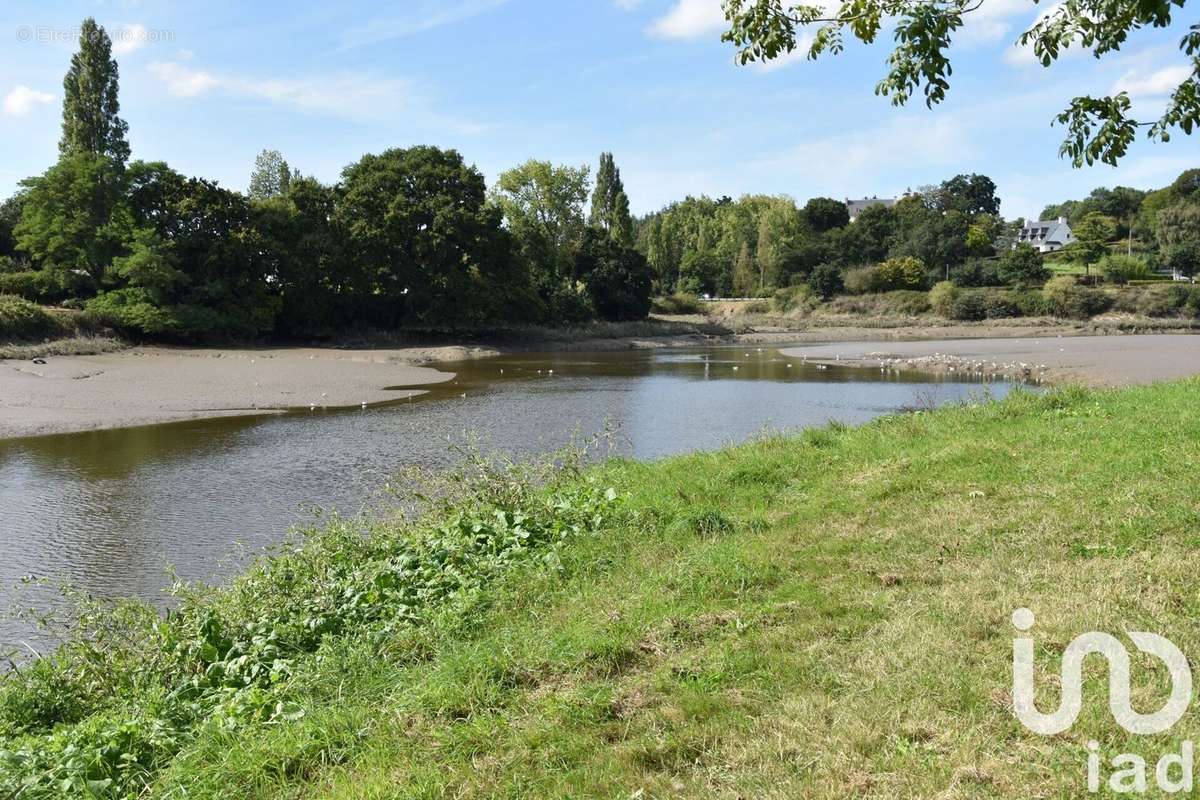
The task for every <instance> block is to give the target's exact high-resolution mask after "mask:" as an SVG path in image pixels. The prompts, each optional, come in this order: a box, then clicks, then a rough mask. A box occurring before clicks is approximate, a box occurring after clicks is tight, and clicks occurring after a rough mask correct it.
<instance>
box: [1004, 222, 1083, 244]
mask: <svg viewBox="0 0 1200 800" xmlns="http://www.w3.org/2000/svg"><path fill="white" fill-rule="evenodd" d="M1073 241H1075V237H1074V236H1073V235H1071V226H1070V225H1068V224H1067V218H1066V217H1059V218H1058V219H1043V220H1038V221H1037V222H1031V223H1029V224H1028V225H1026V226H1025V227H1024V228H1021V232H1020V233H1019V234H1017V241H1016V242H1015V243H1014V244H1013V247H1016V246H1017V245H1018V244H1027V245H1030V246H1032V247H1035V248H1037V251H1038V252H1039V253H1053V252H1054V251H1055V250H1062V249H1063V248H1064V247H1066V246H1067V245H1069V244H1070V243H1071V242H1073Z"/></svg>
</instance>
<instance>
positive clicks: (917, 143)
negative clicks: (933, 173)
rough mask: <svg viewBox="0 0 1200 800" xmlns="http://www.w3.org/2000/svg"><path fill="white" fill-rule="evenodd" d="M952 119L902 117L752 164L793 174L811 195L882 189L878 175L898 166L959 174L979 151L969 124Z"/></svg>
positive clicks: (820, 139)
mask: <svg viewBox="0 0 1200 800" xmlns="http://www.w3.org/2000/svg"><path fill="white" fill-rule="evenodd" d="M964 119H966V118H960V117H959V116H956V115H949V114H944V115H938V116H933V115H930V114H920V113H918V114H904V115H901V116H896V117H893V118H891V119H889V120H888V121H886V122H884V123H882V124H880V125H877V126H875V127H873V128H861V127H860V128H857V129H851V130H847V131H846V132H845V133H844V134H835V135H832V136H824V137H821V138H819V139H812V140H809V141H805V142H800V143H799V144H796V145H793V146H791V147H789V148H788V149H787V150H786V151H785V152H784V153H782V154H780V155H778V156H776V157H774V158H770V159H766V160H762V161H759V162H757V166H758V167H760V168H762V169H764V170H765V171H768V172H770V173H773V174H778V173H779V172H784V173H795V174H796V175H798V176H801V177H802V179H803V181H804V182H805V183H806V184H807V185H808V186H809V188H810V189H811V190H813V191H814V192H815V193H817V194H820V193H822V192H830V191H833V192H841V193H842V194H855V193H862V192H866V193H874V192H878V191H883V189H880V187H879V186H878V182H879V180H880V177H879V176H880V175H881V174H888V173H894V172H896V171H897V168H898V167H903V169H904V170H906V171H908V172H910V173H911V172H913V171H915V170H920V169H922V168H930V169H933V168H940V169H954V170H958V171H962V170H963V165H964V164H968V163H971V162H972V161H974V160H975V159H976V158H977V156H978V153H979V146H978V145H977V144H976V138H975V137H974V136H973V135H972V133H971V131H970V127H969V123H967V122H965V121H964Z"/></svg>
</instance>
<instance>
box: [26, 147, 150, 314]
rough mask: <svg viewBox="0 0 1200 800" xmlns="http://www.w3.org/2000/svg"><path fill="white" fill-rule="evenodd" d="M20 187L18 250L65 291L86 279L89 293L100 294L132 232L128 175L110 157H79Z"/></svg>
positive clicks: (61, 161) (63, 160)
mask: <svg viewBox="0 0 1200 800" xmlns="http://www.w3.org/2000/svg"><path fill="white" fill-rule="evenodd" d="M21 185H22V186H23V187H24V188H25V190H26V191H25V195H24V208H23V209H22V213H21V221H20V222H19V223H17V225H16V228H15V230H14V233H15V235H16V240H17V247H18V248H19V249H21V250H23V251H24V252H26V253H28V254H29V255H30V257H32V258H33V260H34V261H35V262H36V263H38V264H40V265H41V266H42V267H43V268H45V269H46V270H47V271H48V272H50V273H51V274H52V275H54V276H56V278H57V279H58V280H59V282H60V283H62V284H63V285H64V286H65V285H66V283H67V282H72V281H75V280H76V277H77V276H78V275H80V274H85V275H87V276H88V278H90V286H89V287H87V288H88V291H89V292H94V291H96V290H97V289H100V288H101V287H102V286H103V285H104V282H105V277H106V273H107V271H108V268H109V266H110V265H111V264H112V260H113V258H115V257H117V256H119V255H121V254H122V252H123V249H124V247H123V242H124V240H125V238H126V237H127V235H128V233H129V229H130V223H131V220H130V215H129V210H128V208H127V207H126V205H125V202H124V197H125V178H124V171H123V170H121V169H119V168H118V166H117V164H116V162H115V161H114V160H113V159H111V158H108V157H107V156H102V155H97V154H95V153H90V152H78V153H72V154H70V155H65V156H63V157H62V158H60V159H59V160H58V163H57V164H55V165H54V166H52V167H50V169H48V170H46V173H45V174H44V175H40V176H38V177H35V178H28V179H27V180H25V181H22V183H21Z"/></svg>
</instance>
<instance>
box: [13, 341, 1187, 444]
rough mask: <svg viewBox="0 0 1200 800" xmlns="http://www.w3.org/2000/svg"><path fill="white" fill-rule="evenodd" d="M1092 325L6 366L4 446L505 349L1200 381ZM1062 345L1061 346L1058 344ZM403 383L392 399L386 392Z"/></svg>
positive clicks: (1089, 380)
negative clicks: (707, 350)
mask: <svg viewBox="0 0 1200 800" xmlns="http://www.w3.org/2000/svg"><path fill="white" fill-rule="evenodd" d="M1188 336H1189V335H1188V334H1183V333H1176V334H1172V333H1156V334H1132V333H1120V332H1112V333H1103V334H1100V335H1096V334H1095V333H1094V329H1089V327H1088V326H1084V325H1078V324H1072V325H1053V324H1050V325H1030V326H1022V325H1012V326H997V325H988V326H977V325H969V324H968V325H947V326H939V327H929V326H916V325H914V326H897V327H889V328H870V327H864V326H844V327H820V328H810V329H807V330H784V329H762V328H760V329H758V330H752V331H748V332H745V333H734V334H726V335H704V334H700V333H688V334H676V335H668V336H620V337H600V338H580V339H576V340H557V341H555V340H550V341H544V340H537V341H517V342H511V343H490V344H489V343H480V344H469V345H463V344H429V345H411V346H381V347H364V346H360V347H346V348H333V347H328V348H326V347H321V348H314V347H261V348H186V347H160V346H155V347H133V348H128V349H126V350H122V351H118V352H114V353H103V354H97V355H81V356H47V357H46V358H45V362H46V363H45V364H36V363H34V362H33V361H29V360H14V359H9V360H0V440H4V439H15V438H25V437H33V436H46V435H55V434H65V433H81V432H86V431H92V430H104V429H112V428H126V427H136V426H142V425H154V424H162V423H169V422H181V421H187V420H194V419H205V418H217V417H229V416H254V415H267V414H282V413H287V412H289V411H294V410H299V409H306V408H322V409H338V408H354V407H359V406H361V405H363V404H365V405H366V406H372V405H378V404H382V403H388V402H393V401H396V400H403V399H405V398H407V397H412V396H416V395H419V394H423V393H424V390H423V389H422V388H421V387H422V386H430V385H435V384H438V383H442V382H445V381H449V380H452V379H453V378H454V377H455V373H453V372H445V371H441V370H439V369H437V368H436V367H437V365H438V364H442V363H446V362H451V361H463V360H468V359H474V358H487V357H491V356H496V355H502V354H505V353H521V352H525V353H530V352H552V351H554V352H564V351H565V352H572V351H577V352H584V351H613V350H634V349H646V348H662V347H696V346H713V345H723V344H729V345H736V344H765V345H775V346H781V347H782V349H781V352H782V353H784V354H786V355H790V356H795V357H806V358H808V359H811V360H813V361H817V362H827V363H830V364H834V363H837V364H840V365H841V366H858V367H864V368H876V369H879V368H882V369H890V370H894V371H901V372H903V371H920V372H923V373H933V374H960V375H961V374H968V375H972V376H977V377H993V378H1008V379H1015V380H1031V381H1033V382H1049V383H1062V382H1078V383H1085V384H1089V385H1093V386H1119V385H1128V384H1130V383H1148V382H1152V381H1157V380H1169V379H1172V378H1179V377H1185V376H1187V375H1192V374H1196V373H1200V339H1195V340H1191V341H1189V340H1188V339H1187V338H1186V337H1188ZM1064 343H1066V344H1064ZM389 386H404V387H405V388H404V389H400V390H389V389H387V388H385V387H389Z"/></svg>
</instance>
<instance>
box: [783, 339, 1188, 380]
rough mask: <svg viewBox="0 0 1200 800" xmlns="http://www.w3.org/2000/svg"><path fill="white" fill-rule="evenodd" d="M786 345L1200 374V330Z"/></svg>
mask: <svg viewBox="0 0 1200 800" xmlns="http://www.w3.org/2000/svg"><path fill="white" fill-rule="evenodd" d="M780 352H781V353H783V354H785V355H788V356H792V357H796V358H804V359H806V360H808V361H812V362H813V363H817V364H829V365H834V364H836V365H838V366H843V367H846V366H850V367H860V368H869V369H879V370H884V371H889V372H895V373H903V372H921V373H924V374H935V375H967V376H970V377H976V378H985V379H997V378H1000V379H1007V380H1019V381H1030V382H1033V383H1045V384H1065V383H1075V384H1082V385H1085V386H1089V387H1094V388H1116V387H1123V386H1136V385H1141V384H1148V383H1156V382H1159V381H1169V380H1178V379H1181V378H1187V377H1191V376H1193V375H1196V374H1200V338H1196V337H1194V336H1193V335H1190V334H1126V335H1121V336H1112V335H1108V336H1105V335H1101V336H1066V335H1052V336H1028V335H1027V336H1023V337H1020V338H1012V339H1002V338H987V339H982V338H976V339H935V340H928V341H916V340H909V341H883V340H874V341H859V342H843V343H837V344H824V345H815V346H811V347H787V348H782V349H781V350H780Z"/></svg>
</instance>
